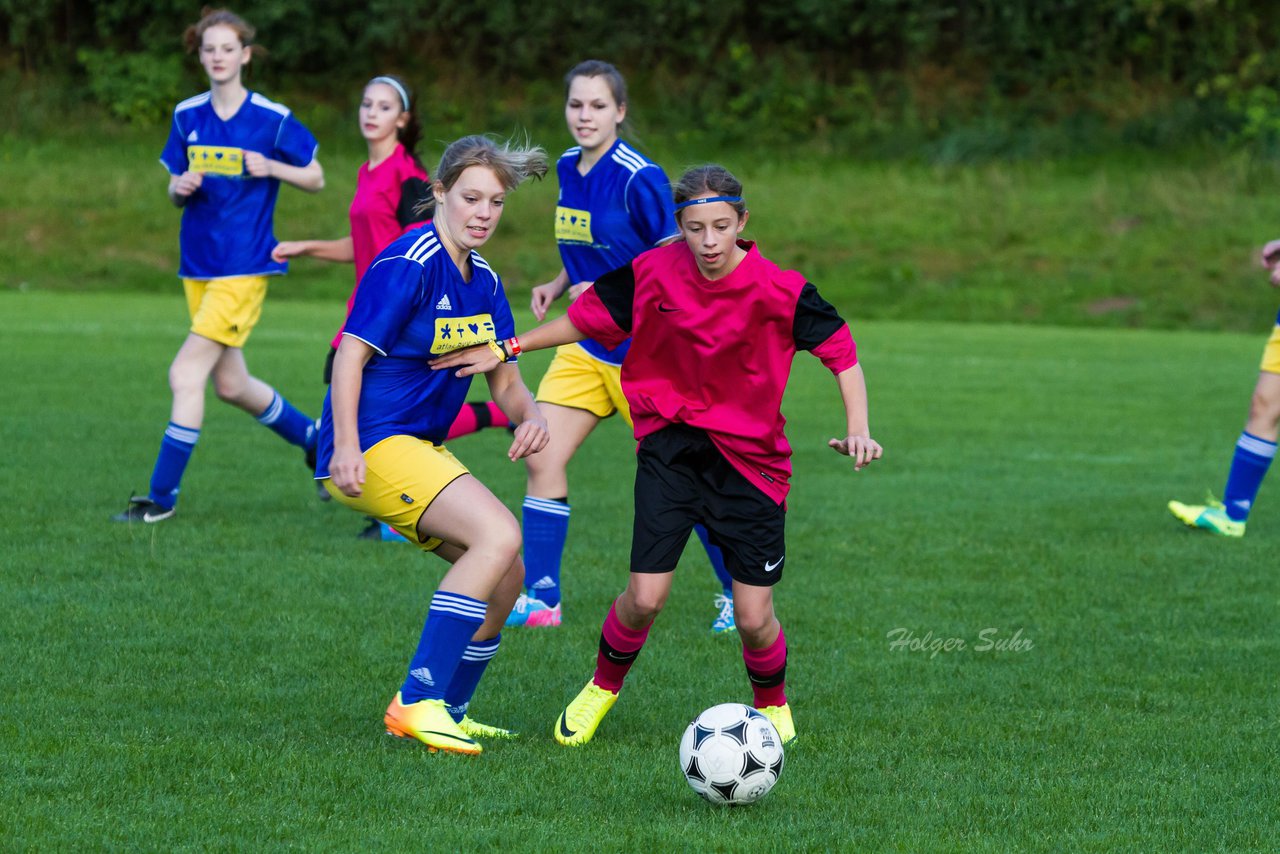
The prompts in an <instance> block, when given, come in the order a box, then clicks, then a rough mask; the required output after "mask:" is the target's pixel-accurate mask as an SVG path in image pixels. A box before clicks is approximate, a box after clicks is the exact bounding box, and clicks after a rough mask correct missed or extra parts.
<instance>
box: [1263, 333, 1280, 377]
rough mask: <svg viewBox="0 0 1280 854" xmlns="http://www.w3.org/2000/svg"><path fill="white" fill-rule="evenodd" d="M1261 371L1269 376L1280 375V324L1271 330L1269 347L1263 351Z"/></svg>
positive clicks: (1268, 340) (1268, 341)
mask: <svg viewBox="0 0 1280 854" xmlns="http://www.w3.org/2000/svg"><path fill="white" fill-rule="evenodd" d="M1261 369H1262V370H1264V371H1266V372H1267V373H1269V374H1280V324H1277V325H1276V328H1275V329H1272V330H1271V337H1270V338H1268V339H1267V346H1266V347H1264V348H1263V350H1262V365H1261Z"/></svg>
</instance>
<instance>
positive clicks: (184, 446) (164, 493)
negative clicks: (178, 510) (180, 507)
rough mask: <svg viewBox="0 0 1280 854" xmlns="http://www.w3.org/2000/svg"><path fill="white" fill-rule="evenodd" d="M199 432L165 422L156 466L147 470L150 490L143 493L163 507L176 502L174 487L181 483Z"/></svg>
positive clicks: (176, 493) (167, 508)
mask: <svg viewBox="0 0 1280 854" xmlns="http://www.w3.org/2000/svg"><path fill="white" fill-rule="evenodd" d="M199 438H200V431H199V430H197V429H195V428H192V427H182V426H180V425H178V424H174V423H173V422H172V421H170V422H169V426H168V427H166V428H165V431H164V439H163V440H161V442H160V453H159V454H157V455H156V467H155V468H154V469H152V471H151V492H150V494H149V495H148V496H147V497H149V498H150V499H151V500H152V501H154V502H155V503H157V504H159V505H160V506H161V507H163V508H165V509H166V510H171V509H173V506H174V505H175V504H177V503H178V488H179V487H180V486H181V485H182V473H183V472H184V471H186V470H187V463H188V462H189V461H190V460H191V452H192V451H194V450H195V449H196V440H197V439H199Z"/></svg>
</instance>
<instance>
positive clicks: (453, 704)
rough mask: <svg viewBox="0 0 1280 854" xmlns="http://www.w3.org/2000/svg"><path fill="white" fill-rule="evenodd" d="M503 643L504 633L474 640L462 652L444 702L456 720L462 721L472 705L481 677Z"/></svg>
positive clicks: (445, 693)
mask: <svg viewBox="0 0 1280 854" xmlns="http://www.w3.org/2000/svg"><path fill="white" fill-rule="evenodd" d="M501 643H502V635H498V636H497V637H496V638H489V640H482V641H472V642H471V643H469V644H467V649H466V651H465V652H463V653H462V661H460V662H458V669H457V670H456V671H454V674H453V681H452V682H450V683H449V687H448V688H447V689H446V690H445V692H444V704H445V707H446V708H447V709H448V710H449V714H450V715H451V716H452V717H453V719H454V720H455V721H458V722H459V723H461V722H462V718H463V717H464V716H465V715H466V714H467V707H468V706H470V705H471V697H472V695H473V694H475V692H476V686H477V685H479V684H480V677H481V676H484V670H485V668H486V667H488V666H489V662H490V661H492V660H493V657H494V656H495V655H497V654H498V646H499V645H500V644H501Z"/></svg>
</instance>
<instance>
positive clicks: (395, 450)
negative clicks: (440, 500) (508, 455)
mask: <svg viewBox="0 0 1280 854" xmlns="http://www.w3.org/2000/svg"><path fill="white" fill-rule="evenodd" d="M364 463H365V476H364V486H362V487H361V488H360V495H359V497H357V498H351V497H350V496H348V495H344V494H343V493H342V490H340V489H338V488H337V487H336V486H334V485H333V480H332V479H330V478H325V479H324V481H322V482H323V483H324V488H325V489H327V490H328V491H329V494H330V495H332V496H333V497H334V498H336V499H337V500H338V501H341V502H342V503H343V504H345V505H347V506H348V507H350V508H351V509H352V510H354V511H356V512H357V513H363V514H364V515H366V516H373V517H374V518H376V519H380V520H382V521H383V522H386V523H387V524H388V525H390V526H391V527H393V528H395V529H396V530H397V531H399V532H400V533H401V534H403V535H404V536H405V537H406V538H407V539H408V540H409V542H411V543H417V544H418V545H419V546H420V547H421V548H422V550H423V551H428V552H429V551H433V550H434V549H435V548H436V547H437V546H439V545H440V543H442V542H443V540H441V539H439V538H437V537H431V538H429V539H428V540H427V541H426V542H425V543H424V542H420V541H419V540H418V519H419V518H420V517H421V516H422V511H424V510H426V509H427V507H428V506H429V505H430V504H431V502H432V501H434V500H435V499H436V496H437V495H439V494H440V493H441V492H443V491H444V488H445V487H446V486H448V485H449V484H451V483H453V482H454V481H455V480H457V479H458V478H460V477H462V476H463V475H464V474H468V471H467V467H466V466H464V465H463V464H462V463H460V462H458V458H457V457H455V456H454V455H453V454H451V453H449V451H448V450H447V449H446V448H445V447H444V446H443V445H433V444H431V443H430V442H428V441H426V440H424V439H419V438H417V437H415V436H388V437H387V438H385V439H383V440H382V441H381V442H379V443H378V444H376V445H374V446H373V447H372V448H370V449H369V450H367V451H365V452H364Z"/></svg>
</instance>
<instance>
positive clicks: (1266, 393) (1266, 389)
mask: <svg viewBox="0 0 1280 854" xmlns="http://www.w3.org/2000/svg"><path fill="white" fill-rule="evenodd" d="M1262 266H1263V267H1264V268H1266V269H1267V270H1269V271H1270V272H1271V286H1272V287H1277V288H1280V240H1272V241H1270V242H1268V243H1267V245H1266V246H1264V247H1262ZM1277 441H1280V313H1278V314H1277V315H1276V322H1275V326H1274V327H1273V328H1272V330H1271V337H1270V338H1268V339H1267V343H1266V345H1265V346H1264V347H1263V350H1262V362H1261V364H1260V365H1259V366H1258V381H1257V382H1256V383H1255V384H1254V387H1253V395H1252V397H1250V399H1249V414H1248V416H1247V417H1246V419H1245V423H1244V430H1243V431H1242V432H1241V433H1240V438H1238V439H1236V446H1235V450H1234V452H1233V453H1232V455H1231V465H1230V467H1229V468H1228V470H1227V483H1226V486H1225V487H1224V488H1223V493H1222V500H1221V501H1217V500H1214V499H1213V498H1212V497H1210V498H1209V501H1208V503H1207V504H1183V503H1182V502H1181V501H1170V502H1169V512H1171V513H1172V514H1173V515H1174V516H1176V517H1177V518H1178V519H1179V520H1180V521H1181V522H1182V523H1183V524H1185V525H1188V526H1190V527H1192V528H1200V529H1201V530H1205V531H1209V532H1210V533H1214V534H1219V535H1221V536H1224V537H1243V536H1244V529H1245V526H1246V525H1247V524H1248V522H1249V512H1250V511H1251V510H1253V502H1254V501H1255V500H1256V499H1257V497H1258V490H1260V489H1261V488H1262V481H1263V479H1264V478H1266V476H1267V470H1268V469H1270V468H1271V462H1272V460H1274V459H1275V458H1276V447H1277Z"/></svg>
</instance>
